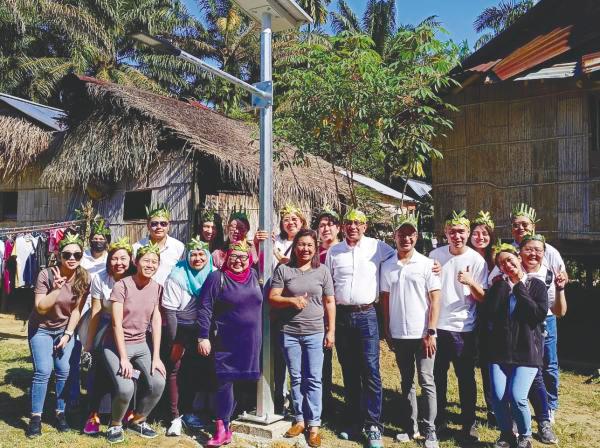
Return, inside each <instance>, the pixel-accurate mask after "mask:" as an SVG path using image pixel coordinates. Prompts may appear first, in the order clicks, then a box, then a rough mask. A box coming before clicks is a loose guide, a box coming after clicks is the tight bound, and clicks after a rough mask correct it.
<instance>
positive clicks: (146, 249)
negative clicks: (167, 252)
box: [137, 241, 160, 259]
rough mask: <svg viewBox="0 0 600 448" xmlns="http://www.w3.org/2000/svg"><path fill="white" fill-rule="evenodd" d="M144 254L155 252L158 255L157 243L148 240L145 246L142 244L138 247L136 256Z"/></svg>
mask: <svg viewBox="0 0 600 448" xmlns="http://www.w3.org/2000/svg"><path fill="white" fill-rule="evenodd" d="M146 254H155V255H158V256H159V257H160V247H159V246H158V244H155V243H153V242H152V241H149V242H148V244H146V245H145V246H142V247H140V248H139V249H138V251H137V258H138V259H139V258H141V257H143V256H144V255H146Z"/></svg>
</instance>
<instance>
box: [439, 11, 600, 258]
mask: <svg viewBox="0 0 600 448" xmlns="http://www.w3.org/2000/svg"><path fill="white" fill-rule="evenodd" d="M599 21H600V2H598V1H596V0H571V1H569V2H565V1H562V0H542V1H540V2H539V3H538V4H537V5H536V6H534V7H533V8H531V10H530V11H529V12H528V13H527V14H525V15H524V16H523V17H521V18H520V19H519V20H518V21H517V22H516V23H514V24H513V25H512V26H511V27H510V28H508V29H507V30H505V31H504V32H502V33H501V34H500V35H498V36H497V37H495V38H494V39H493V40H491V41H490V42H489V43H488V44H487V45H485V46H483V47H482V48H481V49H479V50H478V51H476V52H475V53H474V54H472V55H471V56H469V57H468V58H467V59H466V60H465V61H464V62H463V64H462V66H461V67H460V69H457V70H455V72H454V78H455V79H456V80H457V81H459V82H460V84H461V87H460V88H456V89H455V90H454V91H452V92H450V93H449V94H448V100H449V101H450V102H451V103H453V104H454V105H456V106H457V107H458V109H459V110H458V112H457V113H455V114H454V116H453V117H452V118H453V121H454V129H453V130H452V131H451V132H450V133H449V134H448V135H447V138H444V139H441V140H440V141H439V142H438V144H439V147H440V150H441V152H442V153H443V155H444V158H443V159H442V160H439V161H435V162H434V164H433V194H432V195H433V197H434V202H435V220H436V223H437V226H436V227H437V228H438V229H439V228H441V223H442V222H443V220H444V217H445V216H446V214H447V213H448V212H449V211H450V210H452V209H463V208H464V209H467V210H468V212H469V214H471V215H473V214H475V213H477V211H478V210H480V209H483V210H491V212H492V214H493V216H494V219H495V221H496V223H497V230H498V233H499V236H501V237H504V238H509V237H510V218H509V217H510V211H511V208H512V207H513V206H514V205H515V204H517V203H519V202H525V203H528V204H530V205H531V206H533V207H534V208H535V209H536V210H537V213H538V217H539V219H540V222H539V224H538V225H537V228H538V231H539V232H540V233H542V234H544V235H545V236H546V237H547V238H548V239H549V241H551V242H552V243H553V244H555V245H557V246H558V247H559V249H560V250H561V251H562V252H563V254H565V255H567V256H572V257H576V258H579V259H581V260H583V261H586V262H588V263H591V262H595V263H596V264H597V263H598V260H599V259H600V258H599V257H598V255H599V254H600V27H598V23H600V22H599ZM594 260H595V261H594Z"/></svg>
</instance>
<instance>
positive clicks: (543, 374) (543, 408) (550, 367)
mask: <svg viewBox="0 0 600 448" xmlns="http://www.w3.org/2000/svg"><path fill="white" fill-rule="evenodd" d="M557 336H558V333H557V328H556V316H547V317H546V335H545V337H544V367H543V368H541V369H539V371H538V373H537V375H536V376H535V379H534V380H533V384H532V385H531V389H530V390H529V400H531V405H532V406H533V410H534V412H535V419H536V420H537V421H538V422H543V421H548V420H550V410H553V411H555V410H556V409H557V408H558V350H557Z"/></svg>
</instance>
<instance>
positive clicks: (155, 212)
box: [146, 204, 171, 221]
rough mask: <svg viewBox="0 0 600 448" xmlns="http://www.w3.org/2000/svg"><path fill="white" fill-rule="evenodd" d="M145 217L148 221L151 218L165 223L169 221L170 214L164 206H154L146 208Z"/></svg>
mask: <svg viewBox="0 0 600 448" xmlns="http://www.w3.org/2000/svg"><path fill="white" fill-rule="evenodd" d="M146 215H147V216H148V219H152V218H164V219H166V220H167V221H170V220H171V212H170V211H169V209H168V208H167V206H166V204H156V205H155V206H154V207H150V208H148V207H146Z"/></svg>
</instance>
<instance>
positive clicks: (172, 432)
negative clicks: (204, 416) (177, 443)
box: [167, 417, 182, 437]
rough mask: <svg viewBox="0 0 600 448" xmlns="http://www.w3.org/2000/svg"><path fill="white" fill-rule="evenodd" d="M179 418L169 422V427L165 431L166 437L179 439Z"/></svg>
mask: <svg viewBox="0 0 600 448" xmlns="http://www.w3.org/2000/svg"><path fill="white" fill-rule="evenodd" d="M181 427H182V422H181V417H177V418H174V419H173V420H171V426H169V429H167V435H168V436H169V437H179V436H180V435H181Z"/></svg>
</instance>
